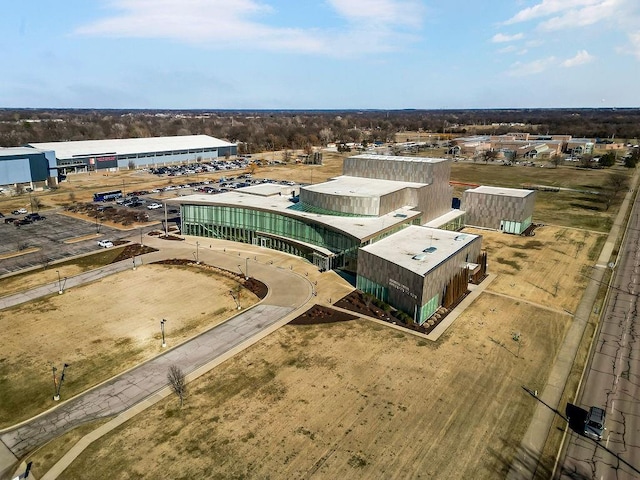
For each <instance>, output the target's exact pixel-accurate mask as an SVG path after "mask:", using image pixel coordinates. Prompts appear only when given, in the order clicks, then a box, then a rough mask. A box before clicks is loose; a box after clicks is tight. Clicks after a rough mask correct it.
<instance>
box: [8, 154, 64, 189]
mask: <svg viewBox="0 0 640 480" xmlns="http://www.w3.org/2000/svg"><path fill="white" fill-rule="evenodd" d="M55 162H56V159H55V154H54V152H53V151H52V150H40V149H34V148H28V147H15V148H0V186H2V187H3V189H7V190H14V191H19V190H20V189H21V188H29V189H31V190H39V189H42V188H43V187H45V186H47V185H49V186H52V185H54V184H55V183H56V178H55V174H54V176H53V178H52V177H51V174H50V172H51V171H55Z"/></svg>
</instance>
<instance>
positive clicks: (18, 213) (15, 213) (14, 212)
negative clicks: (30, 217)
mask: <svg viewBox="0 0 640 480" xmlns="http://www.w3.org/2000/svg"><path fill="white" fill-rule="evenodd" d="M12 213H13V214H14V215H24V214H25V213H28V210H27V209H26V208H19V209H17V210H14V211H13V212H12Z"/></svg>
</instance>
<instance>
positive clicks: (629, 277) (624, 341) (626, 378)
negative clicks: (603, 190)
mask: <svg viewBox="0 0 640 480" xmlns="http://www.w3.org/2000/svg"><path fill="white" fill-rule="evenodd" d="M638 203H639V202H638V201H636V203H635V204H634V207H633V210H632V213H631V218H630V220H629V226H628V230H627V236H626V239H625V242H624V245H623V246H622V247H621V254H620V257H619V258H620V260H619V261H618V264H617V265H616V273H615V278H614V280H613V284H612V288H611V291H610V294H609V295H610V298H609V302H608V305H607V307H606V310H605V312H604V315H603V316H602V325H601V331H600V332H599V335H598V338H597V340H596V341H595V344H594V354H593V359H592V361H591V365H590V368H589V369H588V371H587V374H586V376H585V382H584V384H583V391H582V395H581V402H580V403H581V405H579V406H580V407H582V408H583V409H584V410H585V411H584V412H579V411H578V412H576V413H577V416H580V414H586V410H588V408H589V407H590V406H591V405H595V406H600V407H602V408H606V411H607V418H606V424H605V425H606V428H607V430H606V431H605V434H604V436H603V439H602V441H601V442H595V441H593V440H590V439H587V438H585V437H584V436H582V435H580V433H579V432H576V431H573V430H572V431H570V437H569V442H568V446H567V450H566V455H565V458H564V462H563V465H562V468H561V471H560V477H561V478H563V479H575V478H584V479H597V480H599V479H609V478H615V479H632V478H633V479H637V478H640V421H639V418H640V343H639V342H638V337H637V334H638V331H637V328H638V314H639V309H640V302H639V300H638V294H639V293H640V205H639V204H638ZM572 423H575V424H576V425H573V426H574V427H579V423H580V421H579V420H576V421H575V422H572ZM578 429H579V428H576V430H578Z"/></svg>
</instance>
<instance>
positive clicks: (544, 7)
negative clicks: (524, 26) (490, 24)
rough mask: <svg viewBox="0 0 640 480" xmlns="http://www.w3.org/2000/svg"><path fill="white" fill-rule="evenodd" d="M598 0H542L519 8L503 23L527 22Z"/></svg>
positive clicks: (594, 2) (598, 0) (591, 3)
mask: <svg viewBox="0 0 640 480" xmlns="http://www.w3.org/2000/svg"><path fill="white" fill-rule="evenodd" d="M599 2H602V0H542V2H540V3H538V4H537V5H534V6H532V7H528V8H525V9H523V10H520V11H519V12H518V13H516V14H515V15H514V16H513V17H511V18H510V19H509V20H507V21H506V22H505V24H507V25H510V24H513V23H519V22H527V21H530V20H535V19H536V18H540V17H547V16H549V15H553V14H556V13H559V12H563V11H567V10H573V9H576V8H581V7H585V6H588V5H594V4H597V3H599Z"/></svg>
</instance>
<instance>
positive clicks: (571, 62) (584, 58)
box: [562, 50, 595, 68]
mask: <svg viewBox="0 0 640 480" xmlns="http://www.w3.org/2000/svg"><path fill="white" fill-rule="evenodd" d="M594 58H595V57H594V56H593V55H590V54H589V52H587V51H586V50H580V51H579V52H578V53H577V54H576V56H575V57H572V58H567V59H566V60H565V61H564V62H562V66H563V67H567V68H571V67H577V66H578V65H584V64H585V63H589V62H591V61H593V59H594Z"/></svg>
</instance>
